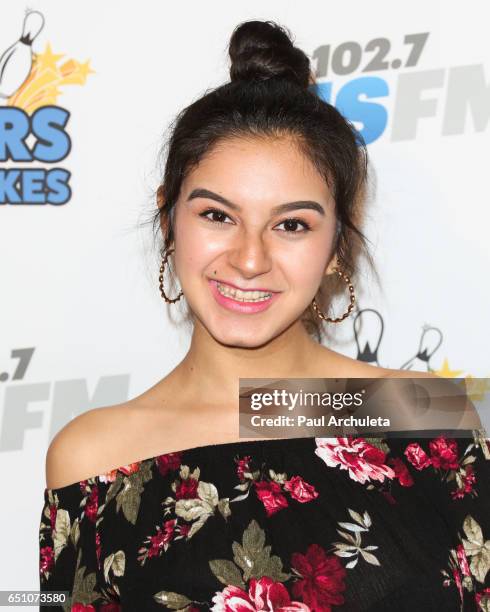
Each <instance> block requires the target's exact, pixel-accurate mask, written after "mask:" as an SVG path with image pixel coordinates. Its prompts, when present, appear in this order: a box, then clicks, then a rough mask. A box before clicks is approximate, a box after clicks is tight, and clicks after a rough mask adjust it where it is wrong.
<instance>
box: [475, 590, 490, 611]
mask: <svg viewBox="0 0 490 612" xmlns="http://www.w3.org/2000/svg"><path fill="white" fill-rule="evenodd" d="M489 602H490V587H487V588H486V589H483V591H480V592H479V593H475V603H476V605H477V606H480V608H481V609H482V610H484V609H485V608H484V607H483V606H484V603H485V604H488V603H489Z"/></svg>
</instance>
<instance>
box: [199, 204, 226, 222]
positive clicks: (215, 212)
mask: <svg viewBox="0 0 490 612" xmlns="http://www.w3.org/2000/svg"><path fill="white" fill-rule="evenodd" d="M207 215H212V216H213V218H212V219H210V218H209V217H208V216H207ZM199 216H200V217H202V218H203V219H206V221H209V222H210V223H217V224H218V225H222V224H223V223H224V219H229V217H228V215H227V214H226V213H225V212H223V211H222V210H219V209H218V208H208V209H207V210H205V211H203V212H202V213H199ZM216 217H218V218H216Z"/></svg>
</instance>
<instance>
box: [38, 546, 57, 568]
mask: <svg viewBox="0 0 490 612" xmlns="http://www.w3.org/2000/svg"><path fill="white" fill-rule="evenodd" d="M53 567H54V550H53V547H52V546H43V548H41V563H40V566H39V572H40V573H41V574H46V573H48V572H50V571H51V570H52V569H53Z"/></svg>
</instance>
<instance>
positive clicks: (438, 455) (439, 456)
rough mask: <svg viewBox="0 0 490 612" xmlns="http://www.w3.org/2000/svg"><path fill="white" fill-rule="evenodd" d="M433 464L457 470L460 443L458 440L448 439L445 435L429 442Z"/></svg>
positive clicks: (436, 466)
mask: <svg viewBox="0 0 490 612" xmlns="http://www.w3.org/2000/svg"><path fill="white" fill-rule="evenodd" d="M429 448H430V454H431V460H432V465H433V466H434V467H435V468H441V469H443V470H457V469H458V467H459V462H458V443H457V442H456V440H453V439H450V440H447V439H446V438H445V437H444V436H439V438H436V439H435V440H431V441H430V442H429Z"/></svg>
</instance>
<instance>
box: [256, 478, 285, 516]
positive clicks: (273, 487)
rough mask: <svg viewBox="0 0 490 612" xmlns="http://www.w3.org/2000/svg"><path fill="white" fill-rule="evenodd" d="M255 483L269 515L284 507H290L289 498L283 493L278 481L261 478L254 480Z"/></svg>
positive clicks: (258, 494)
mask: <svg viewBox="0 0 490 612" xmlns="http://www.w3.org/2000/svg"><path fill="white" fill-rule="evenodd" d="M254 485H255V490H256V491H257V497H258V498H259V499H260V501H261V502H262V503H263V504H264V508H265V511H266V514H267V516H272V515H273V514H275V513H276V512H278V511H279V510H281V509H282V508H287V507H288V500H287V499H286V498H285V497H284V495H283V494H282V491H281V486H280V485H279V484H278V483H277V482H274V481H267V480H260V481H259V482H254Z"/></svg>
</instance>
